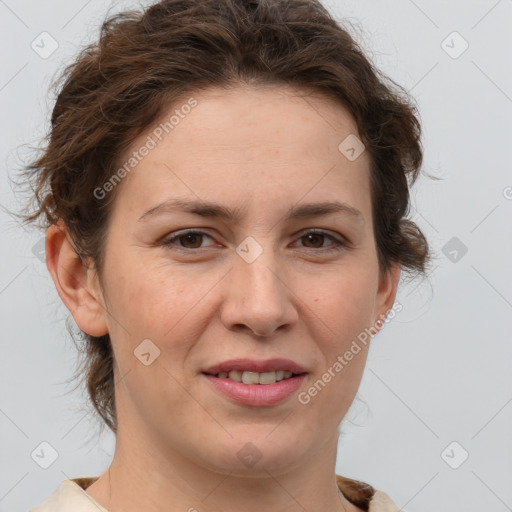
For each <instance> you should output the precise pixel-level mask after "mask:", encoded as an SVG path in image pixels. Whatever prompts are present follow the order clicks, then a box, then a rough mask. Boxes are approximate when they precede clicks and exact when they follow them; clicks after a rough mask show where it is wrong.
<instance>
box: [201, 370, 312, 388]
mask: <svg viewBox="0 0 512 512" xmlns="http://www.w3.org/2000/svg"><path fill="white" fill-rule="evenodd" d="M203 373H204V374H205V375H210V376H211V377H216V378H217V379H229V380H232V381H234V382H241V383H243V384H262V385H270V384H275V383H276V382H281V381H282V380H288V379H293V378H294V377H298V376H299V375H304V374H305V372H303V373H293V372H290V371H288V370H277V371H270V372H262V373H259V372H251V371H248V370H243V371H241V370H230V371H229V372H219V373H217V374H212V373H206V372H203Z"/></svg>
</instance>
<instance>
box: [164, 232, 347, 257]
mask: <svg viewBox="0 0 512 512" xmlns="http://www.w3.org/2000/svg"><path fill="white" fill-rule="evenodd" d="M188 235H200V236H207V237H209V238H212V237H211V236H210V235H209V234H208V233H205V232H204V231H198V230H195V229H189V230H185V231H179V232H177V233H176V234H175V235H173V236H172V237H170V238H166V239H163V240H162V241H161V242H160V245H163V246H164V247H166V248H168V249H169V250H177V251H179V252H184V253H191V252H200V251H201V250H202V249H205V248H204V247H198V248H196V249H187V248H180V247H172V245H173V243H174V242H175V241H176V240H179V239H180V238H183V237H185V236H188ZM308 235H323V236H324V237H326V238H329V239H330V240H331V241H333V242H334V246H333V247H330V248H325V247H319V248H313V250H314V251H324V252H332V251H341V250H344V249H348V248H349V243H348V242H347V241H346V240H342V239H338V238H337V237H335V236H334V235H331V234H329V233H328V232H326V231H324V230H320V229H309V230H307V231H305V232H303V233H302V235H301V236H299V239H300V238H303V237H305V236H308ZM306 249H308V247H306Z"/></svg>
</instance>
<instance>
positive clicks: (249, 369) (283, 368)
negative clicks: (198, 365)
mask: <svg viewBox="0 0 512 512" xmlns="http://www.w3.org/2000/svg"><path fill="white" fill-rule="evenodd" d="M201 373H203V374H204V375H208V376H210V377H215V378H217V379H225V380H228V381H233V382H240V383H242V384H248V385H255V384H260V385H264V386H266V385H272V384H275V383H276V382H281V381H284V380H289V379H293V378H295V377H299V376H303V375H305V374H306V373H307V372H306V370H305V369H304V368H303V367H302V366H301V365H300V364H298V363H296V362H295V361H291V360H290V359H267V360H265V361H258V360H252V359H232V360H230V361H224V362H222V363H219V364H216V365H214V366H211V367H209V368H206V369H205V370H203V371H202V372H201Z"/></svg>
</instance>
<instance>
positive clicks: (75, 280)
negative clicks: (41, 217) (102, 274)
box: [46, 221, 108, 336]
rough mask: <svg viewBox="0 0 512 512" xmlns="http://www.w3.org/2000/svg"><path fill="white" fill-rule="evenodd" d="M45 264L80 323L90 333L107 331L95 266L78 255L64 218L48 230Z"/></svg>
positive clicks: (61, 296)
mask: <svg viewBox="0 0 512 512" xmlns="http://www.w3.org/2000/svg"><path fill="white" fill-rule="evenodd" d="M46 266H47V268H48V271H49V272H50V275H51V276H52V279H53V282H54V284H55V288H56V289H57V293H58V294H59V296H60V298H61V299H62V301H63V302H64V304H65V305H66V307H67V308H68V309H69V311H70V312H71V314H72V315H73V318H74V319H75V322H76V323H77V325H78V327H79V328H80V329H81V330H82V331H84V332H85V333H87V334H89V335H91V336H103V335H105V334H108V328H107V322H106V311H105V307H104V304H103V296H102V294H101V290H100V287H99V283H98V281H97V279H96V278H97V276H96V273H95V270H94V269H92V268H90V267H88V266H87V264H86V262H83V261H82V260H81V258H80V257H79V256H78V254H77V252H76V251H75V248H74V246H73V243H72V239H71V236H70V235H69V232H68V230H67V227H66V225H65V224H64V222H63V221H59V222H58V223H57V224H56V225H52V226H50V227H49V228H48V230H47V231H46Z"/></svg>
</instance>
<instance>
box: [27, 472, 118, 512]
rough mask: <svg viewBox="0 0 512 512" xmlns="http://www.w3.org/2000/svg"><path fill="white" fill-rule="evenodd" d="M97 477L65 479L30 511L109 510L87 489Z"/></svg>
mask: <svg viewBox="0 0 512 512" xmlns="http://www.w3.org/2000/svg"><path fill="white" fill-rule="evenodd" d="M96 479H97V477H90V478H89V477H87V478H74V479H68V480H63V481H62V482H61V484H60V485H59V487H58V488H57V489H56V490H55V491H54V492H53V494H51V495H50V496H49V497H48V498H46V500H44V501H43V502H42V503H41V504H39V505H37V506H36V507H35V508H32V509H30V511H29V512H71V511H72V512H98V511H100V512H108V511H107V510H106V509H105V508H103V507H102V506H101V505H100V504H99V503H97V502H96V501H94V500H93V499H92V498H91V497H90V496H89V495H88V494H87V493H86V492H85V491H84V489H86V488H87V487H89V485H91V484H92V483H93V482H94V481H95V480H96Z"/></svg>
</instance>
